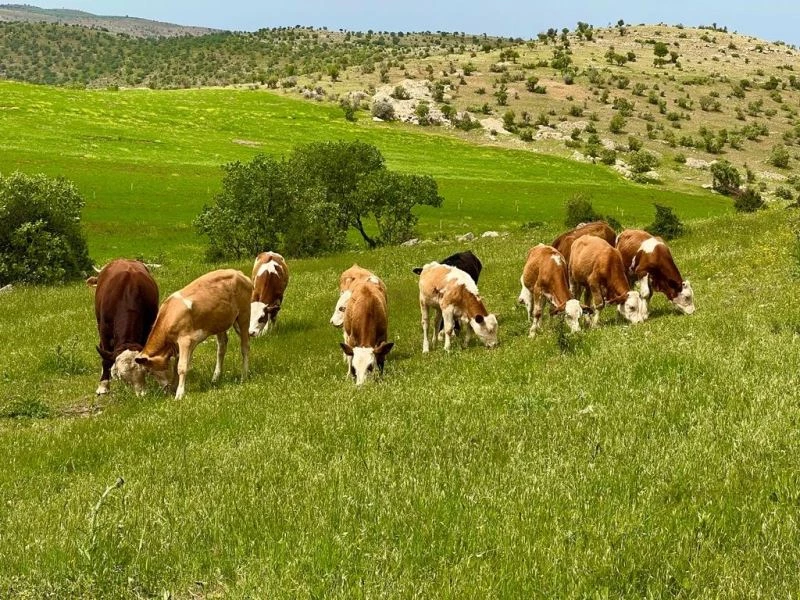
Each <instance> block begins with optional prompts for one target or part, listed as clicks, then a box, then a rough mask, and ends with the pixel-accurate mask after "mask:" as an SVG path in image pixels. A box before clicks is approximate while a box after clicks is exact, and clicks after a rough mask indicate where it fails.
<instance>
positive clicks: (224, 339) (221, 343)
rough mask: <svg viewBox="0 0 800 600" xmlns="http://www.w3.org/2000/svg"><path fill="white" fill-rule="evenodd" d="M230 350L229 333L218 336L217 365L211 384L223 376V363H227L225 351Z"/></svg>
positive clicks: (224, 332)
mask: <svg viewBox="0 0 800 600" xmlns="http://www.w3.org/2000/svg"><path fill="white" fill-rule="evenodd" d="M227 349H228V332H227V331H223V332H222V333H218V334H217V365H216V366H215V367H214V374H213V375H212V376H211V383H216V382H217V380H218V379H219V376H220V375H221V374H222V363H223V362H225V351H226V350H227Z"/></svg>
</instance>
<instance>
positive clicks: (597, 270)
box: [569, 235, 647, 326]
mask: <svg viewBox="0 0 800 600" xmlns="http://www.w3.org/2000/svg"><path fill="white" fill-rule="evenodd" d="M569 279H570V287H571V288H572V295H573V296H575V297H576V298H580V295H581V291H583V292H584V294H585V297H586V298H587V300H586V302H587V304H588V297H589V296H591V302H592V308H593V310H594V316H593V318H592V321H591V324H592V326H596V325H597V322H598V321H599V320H600V310H601V309H602V308H603V306H604V305H605V304H606V303H608V304H616V305H617V310H618V311H619V314H621V315H622V316H623V317H625V319H627V320H628V321H630V322H631V323H641V322H643V321H644V320H645V319H647V303H646V302H645V301H644V300H642V298H641V296H640V295H639V292H636V291H631V290H630V288H629V287H628V278H627V277H626V276H625V267H624V266H623V263H622V256H621V255H620V253H619V250H617V249H616V248H612V247H611V245H610V244H609V243H608V242H606V241H605V240H603V239H601V238H599V237H594V236H591V235H586V236H583V237H580V238H578V239H577V240H575V242H574V243H573V244H572V255H571V256H570V259H569Z"/></svg>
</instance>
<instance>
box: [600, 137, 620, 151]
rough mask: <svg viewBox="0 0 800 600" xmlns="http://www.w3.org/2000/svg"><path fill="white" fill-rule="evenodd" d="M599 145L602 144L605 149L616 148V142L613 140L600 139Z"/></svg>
mask: <svg viewBox="0 0 800 600" xmlns="http://www.w3.org/2000/svg"><path fill="white" fill-rule="evenodd" d="M600 145H601V146H603V148H605V149H606V150H616V149H617V144H616V143H614V140H608V139H605V138H604V139H602V140H600Z"/></svg>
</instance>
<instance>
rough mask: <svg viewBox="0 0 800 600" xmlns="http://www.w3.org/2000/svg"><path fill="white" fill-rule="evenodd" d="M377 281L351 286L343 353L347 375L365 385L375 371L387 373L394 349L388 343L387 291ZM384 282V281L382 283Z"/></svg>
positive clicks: (358, 282)
mask: <svg viewBox="0 0 800 600" xmlns="http://www.w3.org/2000/svg"><path fill="white" fill-rule="evenodd" d="M374 279H377V278H376V277H375V278H373V277H368V278H367V279H364V280H361V281H356V282H353V283H351V285H350V287H349V288H348V291H350V292H351V296H350V300H349V302H348V303H347V309H346V310H345V313H344V343H342V344H341V347H342V351H343V352H344V354H345V357H346V359H347V372H348V373H349V374H350V376H352V377H354V378H355V380H356V385H362V384H363V383H364V382H365V381H366V379H367V375H368V374H369V373H371V372H372V371H374V370H375V367H377V368H378V370H379V371H380V372H381V373H383V364H384V361H385V360H386V355H387V354H388V353H389V351H390V350H391V349H392V348H393V347H394V342H387V341H386V337H387V332H388V329H389V313H388V308H387V304H386V290H385V288H383V285H382V284H379V283H378V282H376V281H374ZM378 281H380V280H378Z"/></svg>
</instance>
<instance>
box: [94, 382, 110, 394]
mask: <svg viewBox="0 0 800 600" xmlns="http://www.w3.org/2000/svg"><path fill="white" fill-rule="evenodd" d="M110 383H111V382H110V381H109V380H108V379H104V380H103V381H101V382H100V385H98V386H97V389H96V390H95V392H94V393H95V394H97V395H98V396H102V395H103V394H107V393H108V386H109V384H110Z"/></svg>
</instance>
